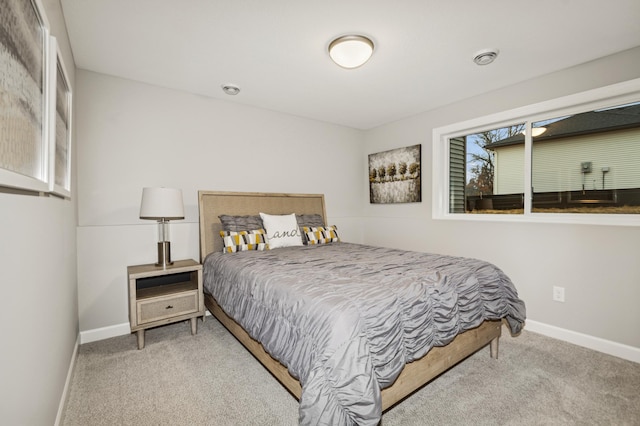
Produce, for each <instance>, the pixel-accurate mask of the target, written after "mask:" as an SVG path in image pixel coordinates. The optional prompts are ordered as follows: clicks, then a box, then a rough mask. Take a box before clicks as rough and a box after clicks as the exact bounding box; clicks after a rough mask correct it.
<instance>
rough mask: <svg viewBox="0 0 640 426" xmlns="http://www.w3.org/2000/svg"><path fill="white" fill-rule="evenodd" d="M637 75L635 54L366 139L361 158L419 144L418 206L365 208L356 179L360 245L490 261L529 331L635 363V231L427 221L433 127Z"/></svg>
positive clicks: (639, 351)
mask: <svg viewBox="0 0 640 426" xmlns="http://www.w3.org/2000/svg"><path fill="white" fill-rule="evenodd" d="M495 65H498V64H495ZM639 76H640V48H636V49H633V50H630V51H626V52H622V53H620V54H618V55H614V56H611V57H607V58H603V59H601V60H598V61H594V62H591V63H588V64H584V65H582V66H579V67H575V68H572V69H569V70H565V71H562V72H558V73H554V74H551V75H548V76H545V77H543V78H538V79H535V80H530V81H527V82H523V83H521V84H517V85H514V86H511V87H507V88H505V89H502V90H498V91H495V92H492V93H489V94H486V95H483V96H478V97H474V98H472V99H468V100H466V101H463V102H458V103H456V104H453V105H449V106H447V107H444V108H440V109H438V110H434V111H429V112H425V113H423V114H419V115H417V116H414V117H410V118H407V119H405V120H401V121H398V122H395V123H392V124H389V125H386V126H382V127H380V128H376V129H373V130H370V131H368V132H366V136H365V137H366V140H365V148H364V151H363V153H362V155H363V156H366V155H367V154H370V153H374V152H379V151H384V150H388V149H391V148H395V147H401V146H408V145H413V144H417V143H421V144H422V170H423V202H422V203H419V204H407V205H369V204H368V201H367V200H366V198H367V191H366V183H364V180H361V182H362V183H361V185H362V191H361V193H362V197H363V202H364V204H365V208H364V214H365V216H366V218H365V219H364V220H363V223H364V235H366V238H365V241H366V242H367V243H370V244H378V245H387V246H393V247H401V248H408V249H413V250H419V251H427V252H441V253H450V254H455V255H463V256H469V257H477V258H482V259H485V260H489V261H491V262H494V263H495V264H497V265H498V266H500V267H501V268H502V269H503V270H504V271H505V272H506V273H507V274H508V275H509V276H510V277H511V278H512V279H513V281H514V283H515V284H516V287H517V288H518V290H519V294H520V296H521V297H522V298H523V299H524V301H525V302H526V304H527V311H528V312H527V313H528V319H529V322H530V324H531V327H532V328H533V329H536V328H537V329H544V330H546V331H548V332H549V331H553V330H554V329H555V328H556V327H558V328H560V329H563V330H565V331H566V332H565V333H560V334H563V335H564V336H565V337H566V336H569V338H570V339H573V340H574V341H576V342H578V340H580V338H581V335H582V334H584V335H588V336H590V337H593V338H594V339H591V340H592V341H597V340H598V339H605V340H606V341H607V342H605V344H607V345H609V347H618V346H619V345H622V347H621V348H620V350H621V351H622V352H624V354H623V355H629V357H630V358H634V359H636V360H638V361H640V332H639V331H638V330H639V329H640V309H638V305H637V302H638V300H640V262H638V259H640V245H639V244H638V241H640V228H637V227H621V226H583V225H559V224H539V223H536V224H534V223H530V224H514V223H496V222H483V223H478V222H465V221H445V220H433V219H432V217H431V216H432V215H431V194H432V188H431V182H432V180H431V175H430V172H429V170H430V166H431V164H432V155H431V152H432V140H431V138H432V136H431V135H432V130H433V128H435V127H440V126H444V125H448V124H452V123H455V122H459V121H464V120H468V119H471V118H474V117H478V116H483V115H488V114H491V113H496V112H500V111H504V110H508V109H512V108H516V107H519V106H525V105H528V104H532V103H537V102H541V101H544V100H549V99H553V98H557V97H560V96H564V95H568V94H572V93H576V92H580V91H584V90H588V89H593V88H597V87H602V86H605V85H608V84H613V83H617V82H621V81H626V80H630V79H633V78H637V77H639ZM365 174H366V167H363V169H362V176H364V175H365ZM552 286H562V287H565V289H566V302H565V303H559V302H554V301H552ZM548 326H550V327H548Z"/></svg>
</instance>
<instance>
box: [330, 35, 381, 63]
mask: <svg viewBox="0 0 640 426" xmlns="http://www.w3.org/2000/svg"><path fill="white" fill-rule="evenodd" d="M372 54H373V42H372V41H371V40H370V39H369V38H367V37H365V36H362V35H345V36H342V37H338V38H337V39H335V40H333V41H332V42H331V43H330V44H329V56H330V57H331V59H332V60H333V62H335V63H336V64H338V65H339V66H341V67H342V68H347V69H351V68H358V67H359V66H361V65H363V64H364V63H365V62H367V61H368V60H369V58H370V57H371V55H372Z"/></svg>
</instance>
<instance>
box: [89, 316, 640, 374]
mask: <svg viewBox="0 0 640 426" xmlns="http://www.w3.org/2000/svg"><path fill="white" fill-rule="evenodd" d="M206 315H210V313H209V311H207V312H206ZM525 330H527V331H531V332H533V333H538V334H542V335H544V336H548V337H553V338H554V339H558V340H563V341H565V342H569V343H573V344H574V345H578V346H582V347H585V348H588V349H593V350H594V351H598V352H603V353H605V354H609V355H613V356H617V357H618V358H622V359H626V360H629V361H633V362H637V363H640V348H636V347H633V346H628V345H623V344H622V343H617V342H612V341H611V340H605V339H601V338H599V337H594V336H590V335H588V334H583V333H578V332H576V331H571V330H567V329H564V328H560V327H556V326H553V325H548V324H544V323H541V322H538V321H532V320H527V322H526V326H525ZM129 333H131V328H130V327H129V323H128V322H127V323H124V324H118V325H112V326H109V327H102V328H96V329H94V330H87V331H81V332H80V344H83V343H89V342H95V341H98V340H104V339H108V338H110V337H116V336H123V335H126V334H129Z"/></svg>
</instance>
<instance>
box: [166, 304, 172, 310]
mask: <svg viewBox="0 0 640 426" xmlns="http://www.w3.org/2000/svg"><path fill="white" fill-rule="evenodd" d="M165 309H173V306H172V305H169V306H167V307H166V308H165Z"/></svg>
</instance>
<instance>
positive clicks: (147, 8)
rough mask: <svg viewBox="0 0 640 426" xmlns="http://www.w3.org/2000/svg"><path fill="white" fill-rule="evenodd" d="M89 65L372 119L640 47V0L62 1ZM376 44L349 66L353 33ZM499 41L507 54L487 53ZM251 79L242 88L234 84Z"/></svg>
mask: <svg viewBox="0 0 640 426" xmlns="http://www.w3.org/2000/svg"><path fill="white" fill-rule="evenodd" d="M62 6H63V12H64V16H65V20H66V24H67V29H68V32H69V38H70V41H71V48H72V51H73V55H74V59H75V62H76V66H77V67H78V68H82V69H86V70H90V71H95V72H99V73H104V74H108V75H113V76H117V77H123V78H127V79H131V80H136V81H141V82H145V83H149V84H153V85H158V86H162V87H167V88H173V89H178V90H183V91H186V92H191V93H195V94H200V95H204V96H208V97H212V98H216V99H221V100H225V101H230V102H237V103H241V104H245V105H252V106H256V107H260V108H266V109H269V110H274V111H280V112H284V113H290V114H294V115H297V116H302V117H307V118H311V119H315V120H321V121H326V122H330V123H336V124H339V125H344V126H349V127H353V128H357V129H370V128H373V127H376V126H379V125H382V124H385V123H389V122H392V121H395V120H398V119H401V118H404V117H407V116H411V115H414V114H418V113H420V112H424V111H428V110H431V109H434V108H437V107H440V106H442V105H446V104H450V103H452V102H455V101H458V100H461V99H465V98H469V97H471V96H475V95H479V94H482V93H485V92H488V91H491V90H495V89H498V88H501V87H505V86H508V85H511V84H514V83H517V82H520V81H523V80H527V79H530V78H533V77H536V76H539V75H543V74H547V73H550V72H554V71H557V70H560V69H564V68H568V67H571V66H574V65H578V64H581V63H584V62H588V61H590V60H593V59H596V58H600V57H603V56H607V55H610V54H613V53H616V52H619V51H623V50H626V49H630V48H633V47H636V46H640V1H638V0H608V1H602V0H537V1H535V2H532V1H529V0H527V1H525V0H484V1H473V0H449V1H443V0H402V1H389V0H324V1H309V0H91V1H87V0H62ZM351 33H358V34H363V35H366V36H368V37H369V38H371V39H372V40H373V42H374V43H375V50H374V54H373V56H372V58H371V59H370V60H369V62H367V63H366V64H365V65H364V66H362V67H360V68H356V69H352V70H347V69H343V68H340V67H338V66H337V65H335V64H334V63H333V62H332V61H331V59H330V58H329V55H328V52H327V47H328V45H329V43H330V42H331V40H333V39H334V38H336V37H337V36H340V35H344V34H351ZM485 48H497V49H499V50H500V54H499V56H498V58H497V59H496V61H495V62H494V63H493V64H490V65H485V66H478V65H476V64H475V63H474V62H473V60H472V59H473V57H474V55H475V53H476V52H478V51H480V50H482V49H485ZM226 83H233V84H236V85H238V86H239V87H240V88H241V92H240V93H239V94H238V95H235V96H229V95H227V94H225V93H224V92H223V91H222V89H221V85H223V84H226Z"/></svg>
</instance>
